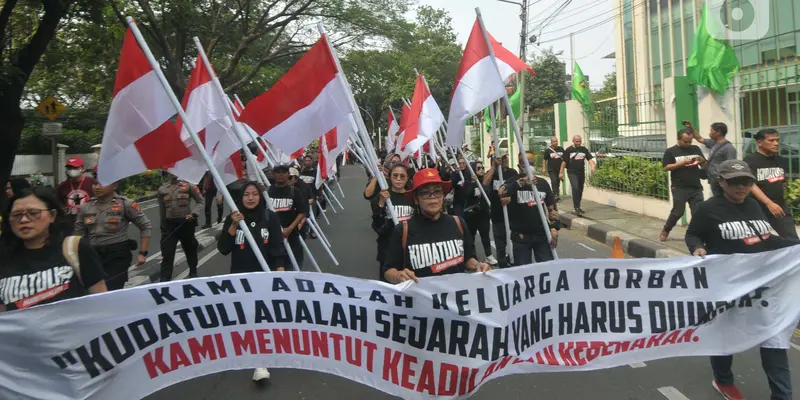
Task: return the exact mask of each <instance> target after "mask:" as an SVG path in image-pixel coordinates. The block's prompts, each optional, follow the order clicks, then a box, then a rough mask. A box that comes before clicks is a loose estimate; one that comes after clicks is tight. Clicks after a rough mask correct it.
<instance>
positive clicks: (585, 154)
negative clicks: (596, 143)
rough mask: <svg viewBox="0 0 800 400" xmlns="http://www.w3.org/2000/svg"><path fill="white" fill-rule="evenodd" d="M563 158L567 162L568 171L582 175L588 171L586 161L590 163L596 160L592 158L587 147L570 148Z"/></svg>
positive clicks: (565, 151)
mask: <svg viewBox="0 0 800 400" xmlns="http://www.w3.org/2000/svg"><path fill="white" fill-rule="evenodd" d="M561 157H563V158H564V159H563V161H566V163H567V169H568V170H569V171H570V172H573V173H578V174H582V173H584V172H585V171H586V167H585V166H584V164H585V163H584V161H589V160H591V159H592V158H594V157H592V153H590V152H589V149H587V148H586V147H585V146H580V147H575V146H569V147H567V149H566V150H564V154H562V155H561Z"/></svg>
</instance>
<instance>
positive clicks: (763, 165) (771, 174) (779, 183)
mask: <svg viewBox="0 0 800 400" xmlns="http://www.w3.org/2000/svg"><path fill="white" fill-rule="evenodd" d="M744 162H746V163H747V165H749V166H750V169H751V170H753V175H755V176H756V185H758V188H759V189H761V191H762V192H764V194H765V195H767V197H769V199H770V200H772V201H774V202H775V203H777V204H779V205H781V206H782V207H784V208H786V200H785V199H784V198H783V191H784V184H785V180H786V170H788V169H789V168H788V163H787V162H786V159H785V158H783V157H781V156H779V155H774V156H772V157H767V156H765V155H763V154H761V153H753V154H748V155H747V156H746V157H745V158H744Z"/></svg>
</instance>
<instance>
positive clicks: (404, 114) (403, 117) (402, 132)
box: [394, 103, 411, 158]
mask: <svg viewBox="0 0 800 400" xmlns="http://www.w3.org/2000/svg"><path fill="white" fill-rule="evenodd" d="M410 112H411V108H409V107H408V105H407V104H405V103H403V107H402V110H401V111H400V124H399V132H398V133H397V138H396V139H395V147H394V152H395V154H400V158H405V157H406V156H407V155H408V153H405V154H404V153H403V152H402V151H401V149H402V147H401V146H400V145H401V144H402V143H403V139H404V138H405V137H406V125H407V124H408V116H409V113H410Z"/></svg>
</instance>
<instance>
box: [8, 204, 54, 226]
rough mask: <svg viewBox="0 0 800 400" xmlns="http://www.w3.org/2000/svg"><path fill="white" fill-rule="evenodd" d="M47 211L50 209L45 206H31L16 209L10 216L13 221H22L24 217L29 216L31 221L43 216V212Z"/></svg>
mask: <svg viewBox="0 0 800 400" xmlns="http://www.w3.org/2000/svg"><path fill="white" fill-rule="evenodd" d="M45 211H50V210H48V209H45V208H31V209H28V210H25V211H14V212H12V213H11V214H10V215H9V216H8V219H10V220H11V221H12V222H16V223H19V222H21V221H22V217H27V218H28V220H29V221H38V220H39V219H41V218H42V213H44V212H45Z"/></svg>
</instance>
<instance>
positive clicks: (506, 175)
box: [486, 168, 519, 224]
mask: <svg viewBox="0 0 800 400" xmlns="http://www.w3.org/2000/svg"><path fill="white" fill-rule="evenodd" d="M517 176H519V172H517V170H515V169H511V168H503V179H504V181H501V180H500V172H499V171H498V170H497V169H495V171H494V174H493V175H492V187H491V190H490V191H489V192H487V193H486V194H487V195H489V201H491V202H492V207H491V212H490V216H491V219H492V221H493V222H494V223H501V224H505V220H504V219H503V205H502V204H500V196H499V195H498V194H497V189H500V186H503V184H504V183H505V182H507V181H508V180H509V179H517Z"/></svg>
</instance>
